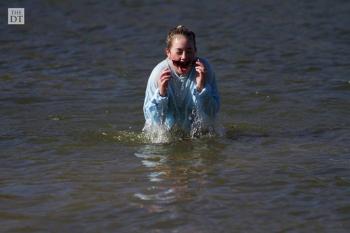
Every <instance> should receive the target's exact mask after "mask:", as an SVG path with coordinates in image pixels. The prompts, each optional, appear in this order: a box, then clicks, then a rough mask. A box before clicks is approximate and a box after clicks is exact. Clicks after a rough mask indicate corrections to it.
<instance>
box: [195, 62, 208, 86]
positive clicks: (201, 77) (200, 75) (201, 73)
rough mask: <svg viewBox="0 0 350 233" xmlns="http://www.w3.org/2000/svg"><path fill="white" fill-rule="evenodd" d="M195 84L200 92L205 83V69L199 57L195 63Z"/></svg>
mask: <svg viewBox="0 0 350 233" xmlns="http://www.w3.org/2000/svg"><path fill="white" fill-rule="evenodd" d="M195 66H196V67H195V68H196V72H197V75H196V84H197V91H198V92H201V91H202V90H203V88H204V85H205V74H206V69H205V66H204V64H203V62H201V61H200V60H199V59H197V61H196V64H195Z"/></svg>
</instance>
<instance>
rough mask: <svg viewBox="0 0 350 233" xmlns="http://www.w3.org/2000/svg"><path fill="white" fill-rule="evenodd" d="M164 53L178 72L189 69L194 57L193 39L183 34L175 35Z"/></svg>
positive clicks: (182, 72)
mask: <svg viewBox="0 0 350 233" xmlns="http://www.w3.org/2000/svg"><path fill="white" fill-rule="evenodd" d="M166 53H167V56H168V58H169V59H170V60H171V61H172V62H173V65H174V67H175V70H176V72H177V73H178V74H186V73H187V72H188V71H190V69H191V67H192V65H193V63H194V61H195V57H196V51H195V48H194V44H193V41H192V40H189V39H188V38H187V37H186V36H183V35H177V36H175V37H174V38H173V39H172V43H171V47H170V49H167V50H166Z"/></svg>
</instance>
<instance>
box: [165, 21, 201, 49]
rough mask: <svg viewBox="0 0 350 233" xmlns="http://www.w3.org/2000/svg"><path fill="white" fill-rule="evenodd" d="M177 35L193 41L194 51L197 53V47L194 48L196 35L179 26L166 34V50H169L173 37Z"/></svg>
mask: <svg viewBox="0 0 350 233" xmlns="http://www.w3.org/2000/svg"><path fill="white" fill-rule="evenodd" d="M177 35H182V36H185V37H186V38H187V39H189V40H192V41H193V45H194V50H195V51H197V47H196V35H195V34H194V32H192V31H191V30H189V29H188V28H186V27H185V26H182V25H179V26H177V27H175V28H172V29H170V31H169V32H168V36H167V38H166V46H167V47H166V48H167V49H170V48H171V45H172V41H173V39H174V38H175V36H177Z"/></svg>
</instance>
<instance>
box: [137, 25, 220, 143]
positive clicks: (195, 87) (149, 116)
mask: <svg viewBox="0 0 350 233" xmlns="http://www.w3.org/2000/svg"><path fill="white" fill-rule="evenodd" d="M166 44H167V47H166V51H165V52H166V56H167V57H166V59H164V60H163V61H162V62H160V63H159V64H158V65H157V66H156V67H155V68H154V69H153V71H152V73H151V75H150V77H149V79H148V84H147V89H146V96H145V101H144V105H143V111H144V115H145V119H146V123H145V127H144V131H146V132H147V131H154V130H157V129H164V128H165V129H166V130H167V131H180V132H182V133H185V135H190V136H192V137H193V136H199V135H201V134H203V133H204V132H205V133H208V132H209V133H213V132H214V128H213V124H214V120H215V116H216V114H217V112H218V111H219V106H220V97H219V93H218V90H217V86H216V80H215V73H214V71H213V70H212V68H211V66H210V64H209V63H208V62H207V61H206V60H205V59H203V58H199V57H197V47H196V36H195V34H194V33H193V32H192V31H190V30H189V29H187V28H186V27H184V26H181V25H180V26H177V27H176V28H173V29H171V30H170V31H169V33H168V36H167V40H166Z"/></svg>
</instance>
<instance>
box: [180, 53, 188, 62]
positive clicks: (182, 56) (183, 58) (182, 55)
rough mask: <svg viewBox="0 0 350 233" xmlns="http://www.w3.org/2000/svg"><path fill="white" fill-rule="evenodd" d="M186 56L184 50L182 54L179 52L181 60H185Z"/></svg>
mask: <svg viewBox="0 0 350 233" xmlns="http://www.w3.org/2000/svg"><path fill="white" fill-rule="evenodd" d="M186 57H187V54H186V52H185V51H184V52H182V54H181V59H182V60H185V59H186Z"/></svg>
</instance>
